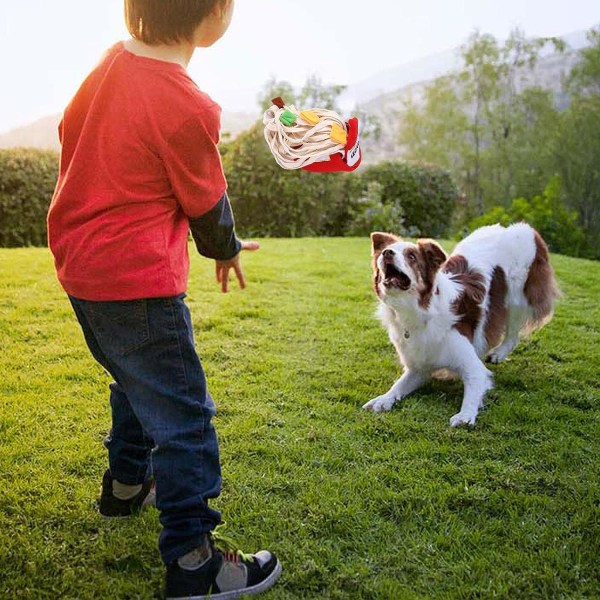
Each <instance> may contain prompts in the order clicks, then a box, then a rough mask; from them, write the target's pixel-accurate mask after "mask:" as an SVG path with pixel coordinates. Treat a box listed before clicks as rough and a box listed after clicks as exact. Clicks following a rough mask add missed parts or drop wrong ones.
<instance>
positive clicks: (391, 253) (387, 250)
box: [382, 248, 396, 258]
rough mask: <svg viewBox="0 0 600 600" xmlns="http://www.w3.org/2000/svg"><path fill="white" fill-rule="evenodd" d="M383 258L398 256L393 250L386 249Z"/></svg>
mask: <svg viewBox="0 0 600 600" xmlns="http://www.w3.org/2000/svg"><path fill="white" fill-rule="evenodd" d="M382 254H383V258H392V256H394V254H396V253H395V252H394V251H393V250H392V249H391V248H386V249H385V250H384V251H383V252H382Z"/></svg>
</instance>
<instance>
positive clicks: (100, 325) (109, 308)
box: [88, 300, 150, 356]
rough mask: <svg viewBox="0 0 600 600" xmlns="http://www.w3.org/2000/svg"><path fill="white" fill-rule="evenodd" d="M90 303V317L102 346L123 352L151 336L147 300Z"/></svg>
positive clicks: (125, 352)
mask: <svg viewBox="0 0 600 600" xmlns="http://www.w3.org/2000/svg"><path fill="white" fill-rule="evenodd" d="M90 304H91V308H90V310H89V313H88V314H89V319H90V321H91V323H92V325H93V327H94V330H95V332H96V334H97V335H98V336H99V337H101V340H102V346H103V347H104V348H111V349H112V350H113V351H114V352H116V353H117V354H120V355H121V356H126V355H127V354H131V353H132V352H134V351H135V350H138V349H139V348H141V347H142V346H143V345H144V344H146V343H147V342H148V341H149V340H150V327H149V325H148V306H147V301H146V300H123V301H113V302H93V303H90Z"/></svg>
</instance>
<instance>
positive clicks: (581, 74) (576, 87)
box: [568, 26, 600, 95]
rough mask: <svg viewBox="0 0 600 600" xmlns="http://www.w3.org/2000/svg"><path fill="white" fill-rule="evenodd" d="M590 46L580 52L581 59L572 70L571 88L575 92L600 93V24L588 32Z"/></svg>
mask: <svg viewBox="0 0 600 600" xmlns="http://www.w3.org/2000/svg"><path fill="white" fill-rule="evenodd" d="M587 39H588V42H589V46H587V47H586V48H583V49H582V50H581V52H580V61H579V62H578V64H577V65H575V67H574V68H573V70H572V71H571V74H570V76H569V81H568V87H569V89H570V90H571V91H572V92H573V93H575V94H581V93H583V94H586V95H599V94H600V26H598V27H596V28H592V29H590V31H588V33H587Z"/></svg>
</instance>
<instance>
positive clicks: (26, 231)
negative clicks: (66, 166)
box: [0, 148, 58, 248]
mask: <svg viewBox="0 0 600 600" xmlns="http://www.w3.org/2000/svg"><path fill="white" fill-rule="evenodd" d="M57 177H58V154H57V153H56V152H52V151H49V150H37V149H33V148H16V149H11V150H1V149H0V247H4V248H14V247H20V246H45V245H46V243H47V234H46V214H47V212H48V207H49V206H50V200H51V199H52V194H53V192H54V187H55V185H56V180H57Z"/></svg>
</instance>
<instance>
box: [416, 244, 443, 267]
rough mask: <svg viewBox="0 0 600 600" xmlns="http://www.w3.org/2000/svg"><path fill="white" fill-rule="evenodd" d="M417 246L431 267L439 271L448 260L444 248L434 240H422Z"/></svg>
mask: <svg viewBox="0 0 600 600" xmlns="http://www.w3.org/2000/svg"><path fill="white" fill-rule="evenodd" d="M417 246H418V248H419V250H420V251H421V253H422V254H423V256H424V257H425V262H426V263H427V264H428V265H429V267H430V268H431V269H432V270H434V271H437V270H438V269H439V268H440V266H441V265H442V264H443V263H445V262H446V259H447V258H448V257H447V256H446V253H445V252H444V251H443V250H442V247H441V246H440V245H439V244H438V243H437V242H436V241H434V240H429V239H421V240H418V241H417Z"/></svg>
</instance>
